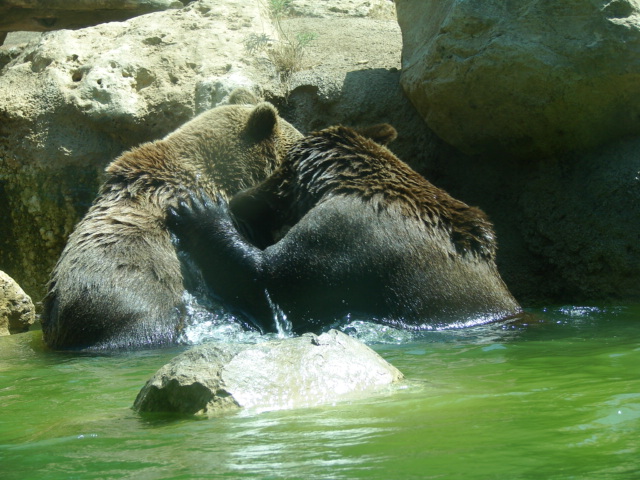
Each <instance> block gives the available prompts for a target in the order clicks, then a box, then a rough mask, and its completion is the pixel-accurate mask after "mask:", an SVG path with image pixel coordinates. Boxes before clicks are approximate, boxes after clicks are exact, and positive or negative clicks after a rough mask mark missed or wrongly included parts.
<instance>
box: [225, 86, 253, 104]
mask: <svg viewBox="0 0 640 480" xmlns="http://www.w3.org/2000/svg"><path fill="white" fill-rule="evenodd" d="M243 104H246V105H257V104H258V99H257V98H256V96H255V95H254V94H253V93H251V92H250V91H249V90H247V89H246V88H243V87H241V88H236V89H235V90H234V91H233V92H231V95H229V105H243Z"/></svg>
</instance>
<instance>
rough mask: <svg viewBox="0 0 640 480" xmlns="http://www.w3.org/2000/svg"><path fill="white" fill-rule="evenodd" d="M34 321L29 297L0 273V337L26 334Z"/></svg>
mask: <svg viewBox="0 0 640 480" xmlns="http://www.w3.org/2000/svg"><path fill="white" fill-rule="evenodd" d="M35 320H36V311H35V308H34V306H33V302H32V301H31V297H29V295H27V294H26V293H24V291H23V290H22V288H20V285H18V284H17V283H16V282H15V280H13V278H11V277H10V276H9V275H7V274H6V273H4V272H3V271H0V336H2V335H10V334H13V333H22V332H26V331H28V330H29V327H30V326H31V325H33V323H34V322H35Z"/></svg>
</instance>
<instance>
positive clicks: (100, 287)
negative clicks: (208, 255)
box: [42, 90, 301, 349]
mask: <svg viewBox="0 0 640 480" xmlns="http://www.w3.org/2000/svg"><path fill="white" fill-rule="evenodd" d="M300 137H301V135H300V134H299V132H297V130H295V129H294V128H293V127H292V126H291V125H289V124H288V123H286V122H285V121H284V120H282V119H281V118H279V116H278V114H277V112H276V110H275V108H274V107H273V106H272V105H271V104H269V103H264V102H263V103H258V102H257V101H256V99H255V97H253V95H252V94H251V93H250V92H248V91H246V90H238V91H236V92H234V93H233V94H232V96H231V100H230V105H225V106H220V107H217V108H214V109H212V110H210V111H208V112H205V113H203V114H201V115H199V116H198V117H196V118H194V119H193V120H191V121H189V122H188V123H186V124H185V125H184V126H182V127H181V128H179V129H178V130H176V131H175V132H173V133H171V134H170V135H168V136H167V137H165V138H164V139H162V140H159V141H156V142H152V143H147V144H143V145H141V146H139V147H137V148H134V149H133V150H131V151H129V152H126V153H124V154H122V155H121V156H120V157H119V158H117V159H116V160H114V161H113V162H112V163H111V164H110V165H109V166H108V167H107V170H106V172H107V180H106V182H105V183H104V185H103V186H102V187H101V190H100V192H99V194H98V197H97V198H96V200H95V201H94V204H93V206H92V207H91V209H90V210H89V212H88V213H87V214H86V216H85V217H84V218H83V219H82V221H81V222H80V223H79V224H78V225H77V226H76V229H75V231H74V232H73V233H72V234H71V236H70V237H69V240H68V243H67V246H66V247H65V249H64V251H63V252H62V255H61V257H60V259H59V261H58V263H57V265H56V267H55V269H54V271H53V273H52V275H51V279H50V282H49V285H48V293H47V296H46V297H45V300H44V313H43V319H42V329H43V336H44V340H45V342H46V343H47V345H49V346H50V347H52V348H56V349H81V348H91V349H104V348H107V349H111V348H137V347H142V346H153V345H161V344H169V343H173V342H174V341H175V340H176V338H177V336H178V330H179V326H180V324H181V322H182V321H183V320H184V316H185V312H184V301H183V293H184V286H185V285H184V278H183V272H182V271H181V263H180V261H179V258H178V255H177V251H176V247H175V246H174V243H173V242H172V238H171V234H170V232H169V231H168V229H167V226H166V212H167V208H168V207H169V206H171V205H176V203H177V202H178V200H179V199H180V198H184V197H186V196H188V193H189V192H191V191H194V190H199V191H200V190H201V191H205V192H207V194H208V195H212V196H221V197H223V198H229V197H230V196H231V195H233V194H235V193H236V192H238V191H239V190H242V189H246V188H248V187H250V186H252V185H255V184H256V183H257V182H259V181H261V180H264V179H265V178H266V177H267V176H268V175H269V174H271V173H272V172H273V171H274V169H275V168H276V167H277V166H278V165H279V163H280V161H281V160H282V159H283V158H284V155H285V153H286V151H287V149H288V148H289V147H290V146H291V144H292V143H293V142H294V141H295V140H297V139H299V138H300ZM209 274H210V275H211V274H212V272H209Z"/></svg>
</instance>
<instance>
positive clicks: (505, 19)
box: [396, 0, 640, 158]
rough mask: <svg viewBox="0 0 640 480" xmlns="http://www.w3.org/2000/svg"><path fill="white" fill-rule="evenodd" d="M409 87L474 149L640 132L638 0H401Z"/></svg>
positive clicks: (547, 149) (518, 152) (455, 140)
mask: <svg viewBox="0 0 640 480" xmlns="http://www.w3.org/2000/svg"><path fill="white" fill-rule="evenodd" d="M396 8H397V13H398V21H399V24H400V27H401V29H402V37H403V50H402V57H403V62H402V78H401V82H402V85H403V87H404V90H405V92H406V93H407V95H408V96H409V98H410V99H411V100H412V102H413V104H414V105H415V106H416V108H417V109H418V111H419V112H420V113H421V114H422V116H423V117H424V119H425V120H426V122H427V124H428V125H429V127H430V128H431V129H433V130H434V131H435V132H436V133H437V134H438V135H439V136H440V137H441V138H443V139H444V140H445V141H446V142H448V143H450V144H451V145H454V146H455V147H456V148H458V149H460V150H462V151H464V152H466V153H468V154H487V153H489V154H491V153H498V154H499V153H502V154H508V155H512V156H515V157H526V158H532V157H537V158H539V157H548V156H550V155H554V154H558V153H562V152H566V151H572V150H583V149H589V148H593V147H597V146H599V145H602V144H604V143H607V142H609V141H612V140H615V139H618V138H622V137H624V136H628V135H632V134H634V135H637V134H639V133H640V115H639V112H640V82H639V81H638V80H639V79H640V7H639V6H638V3H637V2H635V1H631V0H616V1H610V0H599V1H586V0H558V1H554V2H538V1H535V0H523V1H519V2H504V1H500V0H489V1H484V2H479V1H463V0H444V1H424V2H415V1H410V0H398V1H397V2H396Z"/></svg>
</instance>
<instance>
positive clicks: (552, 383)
mask: <svg viewBox="0 0 640 480" xmlns="http://www.w3.org/2000/svg"><path fill="white" fill-rule="evenodd" d="M532 313H533V315H534V317H533V318H531V319H529V320H528V324H526V325H516V326H488V327H482V328H473V329H468V330H465V331H459V332H433V333H431V334H426V335H423V336H421V337H420V338H404V339H403V340H402V341H401V343H400V344H393V343H385V344H374V345H372V347H373V348H374V349H375V350H376V351H378V352H379V353H380V354H381V355H382V356H384V357H385V358H386V359H387V360H388V361H390V362H391V363H392V364H394V365H395V366H397V367H398V368H399V369H400V370H401V371H403V372H404V373H405V375H406V377H407V382H406V383H405V384H404V385H403V386H402V387H400V388H397V389H394V390H393V391H391V392H385V393H383V394H379V395H377V396H375V397H373V398H369V399H367V400H359V401H355V402H354V401H351V402H347V403H337V404H335V405H330V406H323V407H317V408H312V409H300V410H290V411H274V412H263V413H257V412H251V411H244V412H241V413H237V414H232V415H228V416H225V417H220V418H211V419H193V418H177V419H176V418H166V417H157V416H156V417H141V416H139V415H138V414H136V413H135V412H133V411H132V410H131V408H130V407H131V405H132V403H133V400H134V398H135V396H136V394H137V393H138V390H139V389H140V388H141V386H142V385H143V384H144V382H145V381H146V380H147V379H148V378H149V377H150V376H151V375H152V374H153V373H154V372H155V371H156V370H157V369H158V368H159V367H160V366H161V365H162V364H164V363H165V362H167V361H168V360H169V359H170V358H171V357H173V356H174V355H175V354H177V353H178V352H179V351H181V349H177V348H176V349H171V350H159V351H146V352H136V353H128V354H121V355H113V356H82V355H68V354H56V353H52V352H46V351H44V350H43V349H42V347H41V344H40V342H41V337H40V333H39V332H30V333H28V334H22V335H17V336H12V337H3V338H0V479H5V480H8V479H21V480H22V479H58V478H60V479H74V478H78V479H92V478H96V479H98V478H99V479H108V478H135V479H163V478H167V479H168V478H175V479H187V478H229V479H233V478H260V479H271V478H273V479H280V478H292V479H360V478H363V479H412V478H420V479H423V478H424V479H545V480H550V479H625V480H626V479H638V478H640V307H639V306H630V305H628V306H617V307H606V308H605V307H600V308H585V307H582V308H580V307H565V308H548V309H541V310H535V311H532ZM380 338H381V339H383V336H382V335H381V337H380Z"/></svg>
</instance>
